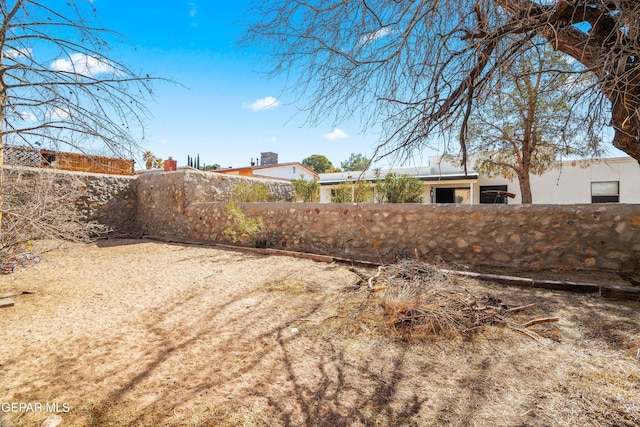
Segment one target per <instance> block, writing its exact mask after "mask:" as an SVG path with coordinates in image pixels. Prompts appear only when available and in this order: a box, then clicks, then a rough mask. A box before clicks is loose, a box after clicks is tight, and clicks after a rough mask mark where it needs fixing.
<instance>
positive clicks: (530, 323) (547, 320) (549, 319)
mask: <svg viewBox="0 0 640 427" xmlns="http://www.w3.org/2000/svg"><path fill="white" fill-rule="evenodd" d="M559 321H560V318H559V317H546V318H544V319H535V320H530V321H528V322H527V323H525V324H524V325H522V327H524V328H528V327H530V326H533V325H538V324H540V323H551V322H559Z"/></svg>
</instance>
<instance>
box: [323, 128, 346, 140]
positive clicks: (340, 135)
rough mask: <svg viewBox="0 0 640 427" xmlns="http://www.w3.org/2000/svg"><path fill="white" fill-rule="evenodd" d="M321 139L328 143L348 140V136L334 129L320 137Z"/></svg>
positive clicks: (340, 130)
mask: <svg viewBox="0 0 640 427" xmlns="http://www.w3.org/2000/svg"><path fill="white" fill-rule="evenodd" d="M322 137H323V138H324V139H327V140H329V141H336V140H338V139H345V138H348V137H349V134H348V133H346V132H345V131H343V130H342V129H338V128H335V129H334V130H333V131H332V132H330V133H325V134H324V135H322Z"/></svg>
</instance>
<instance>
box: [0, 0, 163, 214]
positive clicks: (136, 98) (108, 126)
mask: <svg viewBox="0 0 640 427" xmlns="http://www.w3.org/2000/svg"><path fill="white" fill-rule="evenodd" d="M47 3H48V4H47ZM50 4H51V3H50V2H44V1H38V0H0V12H1V13H2V26H1V27H0V53H1V55H0V164H2V157H1V156H2V154H3V152H4V150H3V147H4V145H5V144H13V145H22V146H24V145H27V146H31V147H42V148H48V149H66V150H69V151H80V152H85V153H91V152H95V150H101V152H105V151H109V152H111V153H112V154H113V155H117V156H122V157H129V158H130V157H132V156H133V153H134V152H137V151H138V150H139V145H140V144H141V142H142V140H143V131H142V129H143V124H144V120H145V118H146V108H145V105H144V103H145V101H146V100H148V99H149V98H151V96H152V91H151V87H150V81H151V78H150V77H149V76H148V75H145V76H142V75H139V74H137V73H136V72H134V71H133V70H131V69H130V68H128V67H127V66H125V65H124V64H123V63H121V62H118V61H115V60H114V59H111V58H110V57H109V56H108V53H109V47H110V45H109V40H115V39H116V38H117V37H118V35H117V34H115V33H112V32H110V31H108V30H107V29H104V28H101V27H100V26H98V25H95V24H94V23H93V22H95V21H96V18H95V13H94V12H95V10H93V6H92V2H88V1H80V0H77V1H76V0H69V1H66V2H57V4H58V9H54V6H50ZM0 218H1V217H0Z"/></svg>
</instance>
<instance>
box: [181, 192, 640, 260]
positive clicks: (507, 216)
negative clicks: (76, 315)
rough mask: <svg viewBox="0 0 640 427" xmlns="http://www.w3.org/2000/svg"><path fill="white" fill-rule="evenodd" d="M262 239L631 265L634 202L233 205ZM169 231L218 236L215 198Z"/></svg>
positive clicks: (376, 256)
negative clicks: (258, 227)
mask: <svg viewBox="0 0 640 427" xmlns="http://www.w3.org/2000/svg"><path fill="white" fill-rule="evenodd" d="M240 206H241V208H242V209H243V211H244V213H245V215H247V216H249V217H258V216H259V217H262V218H263V219H264V221H265V224H266V227H267V229H268V242H269V245H270V246H271V247H275V248H281V249H289V250H295V251H303V252H312V253H318V254H326V255H333V256H338V257H346V258H353V259H360V260H369V261H385V262H392V261H394V260H395V259H396V258H397V257H402V256H406V257H413V256H414V253H415V251H417V253H418V254H419V255H420V256H421V257H425V258H428V259H437V258H442V259H444V260H446V261H452V262H457V263H463V264H471V265H488V266H508V267H517V268H523V269H543V268H546V269H550V268H559V269H566V270H576V269H613V270H622V271H633V270H636V271H638V270H640V205H619V204H607V205H571V206H566V205H565V206H560V205H520V206H509V205H473V206H471V205H390V204H366V205H350V204H349V205H348V204H312V203H304V204H303V203H277V204H269V203H248V204H241V205H240ZM183 218H184V221H183V222H182V226H181V227H180V228H175V229H173V230H172V231H173V232H175V234H176V235H177V236H179V237H183V238H190V239H197V240H207V241H213V242H226V236H225V235H224V234H223V231H224V229H225V228H227V227H230V226H233V224H231V222H230V220H229V218H228V215H227V213H226V212H225V210H224V204H221V203H194V204H191V205H189V206H187V207H186V211H185V212H184V214H183Z"/></svg>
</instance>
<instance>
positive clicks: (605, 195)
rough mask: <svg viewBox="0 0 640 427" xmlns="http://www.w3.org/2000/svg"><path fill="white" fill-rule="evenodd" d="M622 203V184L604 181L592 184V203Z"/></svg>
mask: <svg viewBox="0 0 640 427" xmlns="http://www.w3.org/2000/svg"><path fill="white" fill-rule="evenodd" d="M618 202H620V182H619V181H603V182H592V183H591V203H618Z"/></svg>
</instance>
